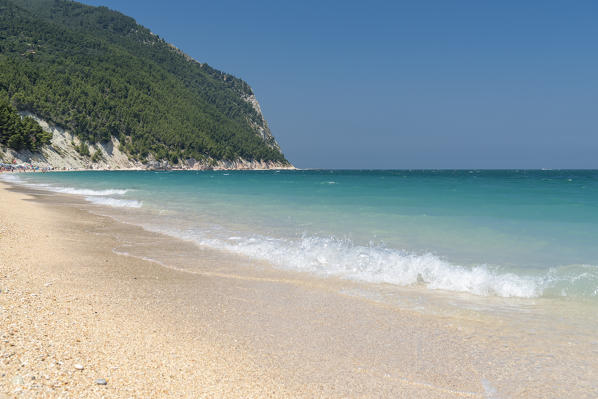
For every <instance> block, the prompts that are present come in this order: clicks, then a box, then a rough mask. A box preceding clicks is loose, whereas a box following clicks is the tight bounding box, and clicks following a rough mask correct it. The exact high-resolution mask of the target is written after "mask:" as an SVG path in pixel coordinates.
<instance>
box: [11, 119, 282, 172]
mask: <svg viewBox="0 0 598 399" xmlns="http://www.w3.org/2000/svg"><path fill="white" fill-rule="evenodd" d="M20 115H21V116H22V117H30V118H33V119H34V120H35V121H36V122H37V123H38V124H39V125H40V126H41V128H42V129H43V130H44V131H45V132H48V133H50V134H52V139H51V142H50V143H49V144H47V145H44V146H43V147H42V148H41V150H40V151H30V150H27V149H23V150H20V151H16V150H14V149H11V148H8V147H6V146H1V145H0V162H4V163H10V164H12V163H13V162H15V163H16V164H29V165H32V166H33V167H38V168H40V169H53V170H146V169H160V170H225V169H226V170H228V169H234V170H266V169H294V167H293V166H292V165H290V164H288V163H282V162H274V161H256V160H246V159H236V160H231V161H226V160H215V159H210V158H208V159H203V160H196V159H187V160H184V161H181V162H179V163H178V164H174V165H173V164H171V163H170V162H169V161H167V160H156V159H155V158H153V157H150V159H148V160H147V161H146V162H140V161H137V160H134V159H132V158H131V157H130V156H129V155H127V154H126V153H124V152H123V151H121V148H122V146H121V143H120V142H119V141H118V139H117V138H114V137H113V138H112V139H111V140H110V141H108V142H103V143H96V144H88V148H89V152H90V154H96V153H97V154H98V155H97V156H96V159H95V160H93V161H92V157H91V156H86V155H82V154H80V153H79V151H78V148H79V147H80V145H81V144H82V141H81V140H80V139H79V138H78V137H77V136H75V135H73V134H72V133H71V132H69V131H68V130H65V129H63V128H61V127H59V126H55V125H53V124H52V123H49V122H48V121H45V120H43V119H42V118H40V117H39V116H37V115H34V114H32V113H30V112H21V113H20Z"/></svg>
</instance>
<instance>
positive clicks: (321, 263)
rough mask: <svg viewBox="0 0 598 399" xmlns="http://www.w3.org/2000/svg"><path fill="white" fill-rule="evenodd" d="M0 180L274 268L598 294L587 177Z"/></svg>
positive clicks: (596, 234)
mask: <svg viewBox="0 0 598 399" xmlns="http://www.w3.org/2000/svg"><path fill="white" fill-rule="evenodd" d="M3 179H7V180H9V181H12V182H17V183H21V184H23V183H24V184H27V185H31V186H32V187H35V188H40V189H45V190H50V191H54V192H59V193H66V194H74V195H78V196H80V197H82V198H84V199H85V200H86V201H88V202H89V203H90V204H92V205H94V206H97V211H99V212H103V213H105V214H109V215H110V216H112V217H115V218H116V219H118V220H121V221H126V222H128V223H133V224H137V225H140V226H142V227H144V228H146V229H147V230H150V231H155V232H161V233H165V234H168V235H171V236H174V237H178V238H182V239H184V240H187V241H190V242H193V243H195V244H198V245H200V246H202V247H205V248H212V249H218V250H223V251H227V252H231V253H235V254H238V255H243V256H249V257H251V258H254V259H259V260H260V261H266V262H268V263H270V264H272V265H273V266H275V267H278V268H283V269H290V270H296V271H305V272H310V273H313V274H317V275H321V276H336V277H340V278H345V279H350V280H355V281H361V282H368V283H384V284H390V285H391V286H397V287H419V288H427V289H429V290H441V291H452V292H463V293H467V294H473V295H477V296H483V297H507V298H563V299H567V300H574V301H581V302H587V301H589V302H594V301H595V300H596V297H597V295H598V245H595V242H596V239H597V238H598V212H597V210H598V171H334V170H319V171H260V172H256V171H251V172H248V171H207V172H193V171H176V172H149V171H148V172H139V171H135V172H132V171H126V172H125V171H118V172H116V171H115V172H64V173H47V174H41V173H35V174H32V173H29V174H20V175H5V176H3ZM160 257H161V259H162V261H164V260H166V261H167V263H170V262H176V263H179V264H180V265H179V266H181V267H185V265H187V266H188V265H190V264H192V263H193V262H191V260H190V259H187V260H185V259H184V257H183V259H181V257H180V256H178V257H177V256H174V254H173V255H172V259H169V258H168V255H166V254H164V253H162V254H161V255H160ZM175 258H177V259H176V260H175Z"/></svg>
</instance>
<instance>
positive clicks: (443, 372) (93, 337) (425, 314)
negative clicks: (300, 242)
mask: <svg viewBox="0 0 598 399" xmlns="http://www.w3.org/2000/svg"><path fill="white" fill-rule="evenodd" d="M102 173H105V172H102ZM268 173H274V172H268ZM63 175H64V176H65V177H64V178H65V179H71V180H70V183H71V184H70V186H69V185H66V184H63V185H62V186H58V185H57V182H56V181H51V182H50V181H48V182H47V183H48V184H51V186H50V187H48V186H46V187H44V186H41V185H40V184H41V183H40V182H39V181H36V182H35V184H37V185H32V184H29V185H24V184H23V183H24V182H23V181H21V182H12V183H6V182H0V201H1V202H2V204H3V206H2V207H1V208H0V253H1V255H2V256H0V290H1V292H0V324H1V325H2V326H6V328H4V329H2V331H1V334H2V341H0V352H1V353H2V356H1V357H0V365H2V367H1V368H2V371H1V373H2V374H1V377H0V392H1V393H4V394H6V395H17V394H19V395H24V396H43V395H46V396H71V397H97V396H100V395H103V396H106V397H126V396H133V397H227V398H231V397H238V398H245V397H275V398H278V397H293V398H294V397H305V398H312V397H330V398H337V397H338V398H341V397H372V398H378V397H389V398H396V397H409V398H413V397H422V398H448V397H455V398H462V397H472V398H498V397H520V398H541V397H571V398H581V397H595V396H596V395H598V386H597V385H596V383H595V381H597V380H598V362H597V361H596V356H595V354H596V350H598V348H597V347H596V342H595V340H594V339H593V335H592V331H595V330H592V328H591V327H592V325H591V324H587V323H586V322H587V319H588V315H592V314H594V313H593V309H594V307H593V306H594V304H593V302H591V301H583V300H582V301H581V302H579V301H567V300H562V299H560V298H558V297H551V296H548V297H536V298H532V299H529V298H525V297H523V296H522V297H521V298H506V297H501V296H497V295H491V296H478V297H476V296H472V295H471V294H470V293H467V292H458V291H447V290H430V289H425V288H424V287H422V286H421V285H419V286H418V285H417V284H415V286H411V285H405V286H402V287H401V286H397V285H393V284H390V283H388V282H385V281H380V282H379V283H376V282H372V281H366V280H363V279H361V280H360V279H355V278H347V276H346V275H343V274H338V273H337V274H334V273H330V274H329V276H328V277H325V278H323V276H322V275H321V274H322V273H315V272H314V271H310V273H301V272H298V271H297V270H296V269H293V268H289V269H286V270H285V269H283V268H280V267H273V264H272V262H270V261H267V260H266V259H265V258H264V259H260V258H259V257H257V256H249V255H248V254H247V253H246V252H242V251H232V250H231V248H232V247H231V248H228V249H227V248H225V247H220V248H219V247H217V246H216V245H214V243H217V242H218V241H216V240H217V238H218V236H217V235H213V236H210V238H209V239H211V240H212V241H209V242H208V241H207V240H208V238H204V240H206V241H205V245H197V243H196V242H195V241H193V240H191V237H190V236H187V237H180V238H176V237H175V236H174V235H173V234H171V235H168V234H163V233H164V232H152V231H150V230H151V229H150V228H149V227H151V226H144V228H142V227H140V226H137V225H135V224H133V223H131V220H132V219H131V220H129V219H127V217H129V218H130V217H132V216H131V215H135V214H136V213H135V212H146V213H143V215H149V216H151V215H154V216H153V217H162V216H169V215H170V217H174V216H172V213H173V212H175V211H176V208H168V209H164V210H162V213H156V211H155V210H153V208H147V206H148V205H149V204H150V203H149V200H147V199H146V197H144V196H143V195H142V194H143V193H142V192H141V190H142V188H143V187H144V186H143V184H144V183H143V182H142V181H139V182H138V183H136V184H135V185H133V187H129V188H128V190H137V191H129V192H125V191H124V190H125V189H124V188H122V187H120V186H119V184H118V179H124V178H128V177H127V176H124V175H113V176H112V177H111V178H112V179H113V180H112V181H111V184H112V188H110V189H108V188H106V187H100V186H97V185H94V184H93V178H94V177H93V176H87V177H85V179H86V183H85V184H84V185H81V186H79V185H78V183H77V181H76V180H72V178H71V177H69V176H68V174H66V175H65V174H62V173H61V174H60V176H63ZM218 176H220V178H222V179H224V178H227V177H230V176H224V175H218ZM239 176H240V175H239ZM239 176H237V177H236V178H239ZM140 177H143V176H140ZM61 178H62V177H61ZM81 178H83V177H81ZM148 178H149V177H148ZM152 178H153V177H152ZM244 178H245V179H246V177H244ZM102 180H106V176H104V177H103V178H102ZM212 180H213V179H212ZM221 181H222V180H221ZM323 181H324V180H323ZM328 181H335V182H336V183H339V182H340V183H342V182H343V181H342V178H339V177H338V176H337V177H335V178H330V179H328V180H326V182H328ZM90 182H91V183H90ZM29 183H33V181H29ZM79 183H80V182H79ZM206 184H207V183H206ZM214 184H217V183H214ZM235 184H239V183H235ZM252 184H256V183H255V182H254V183H252ZM329 186H334V184H326V185H322V187H329ZM57 187H62V188H61V190H62V191H60V190H57V189H56V188H57ZM65 187H68V190H67V189H66V188H65ZM215 187H218V186H217V185H216V186H212V188H210V190H212V191H210V190H208V188H207V186H205V188H204V189H203V193H202V195H203V196H205V197H206V198H207V199H206V201H208V199H209V200H217V201H221V199H219V197H217V196H215V195H216V194H215V193H217V190H216V188H215ZM49 189H52V190H49ZM102 190H103V191H102ZM119 190H120V191H119ZM318 190H319V188H318ZM130 193H133V195H129V194H130ZM324 193H325V192H324ZM247 195H251V192H248V193H247ZM320 195H325V194H320ZM210 196H214V197H210ZM111 200H112V201H114V200H116V201H121V202H112V203H111V202H110V201H111ZM94 201H95V202H94ZM127 201H129V202H127ZM131 201H137V204H139V206H140V208H137V207H136V205H135V204H136V203H134V202H131ZM262 201H270V199H268V197H267V196H265V197H263V198H262ZM206 204H207V205H209V204H210V203H209V202H206ZM245 204H246V206H249V205H250V204H248V203H247V202H246V203H245ZM232 205H233V204H231V207H230V208H228V209H225V210H224V211H225V212H229V213H231V212H232V213H234V212H237V209H236V208H235V207H234V206H232ZM252 206H253V205H252ZM266 206H267V207H268V209H269V210H270V211H271V214H270V216H272V217H273V218H274V215H280V213H277V212H279V211H280V209H279V208H278V205H277V204H276V203H274V202H270V203H267V204H266ZM256 209H257V208H256ZM207 211H209V209H208V210H207ZM207 211H206V212H207ZM301 211H302V209H300V208H297V215H301ZM214 212H216V208H214ZM127 215H128V216H127ZM209 215H210V213H206V214H204V218H208V216H209ZM213 215H214V216H215V217H216V216H218V214H217V213H214V214H213ZM239 215H242V214H241V213H239ZM149 216H148V217H149ZM258 216H259V214H253V216H252V218H253V219H251V221H254V223H255V225H256V228H255V230H254V231H253V233H259V232H260V224H259V223H261V219H259V218H258ZM306 217H307V216H306ZM119 218H120V219H121V220H122V222H125V223H122V222H118V221H116V220H115V219H119ZM274 219H276V218H274ZM145 220H150V219H145ZM206 220H207V222H208V223H212V221H211V220H209V219H206ZM243 221H244V220H243V219H242V218H237V223H238V225H236V228H237V229H239V230H238V231H239V233H238V234H239V235H238V236H230V234H229V232H226V234H228V235H227V236H226V238H227V240H229V241H232V242H242V240H244V239H245V238H244V237H243V234H244V231H245V230H243V229H242V228H241V227H239V224H240V223H241V222H243ZM223 222H224V221H223ZM225 226H226V225H225ZM269 228H270V229H271V231H281V232H284V231H286V230H284V228H285V226H282V225H276V226H273V227H269ZM219 229H222V227H219ZM276 229H278V230H276ZM215 231H221V230H215ZM188 233H189V234H190V232H188ZM214 234H215V233H214ZM279 234H282V233H279ZM181 238H183V239H181ZM354 239H355V241H357V240H358V237H354ZM208 244H212V245H211V246H210V245H208ZM332 244H333V242H329V243H328V245H329V247H328V248H330V245H332ZM346 248H347V247H345V250H346ZM287 250H289V249H288V248H287ZM312 250H318V249H317V248H315V247H314V248H313V249H312ZM176 254H178V255H176ZM330 254H331V253H330V252H329V253H328V255H327V256H328V259H324V254H323V253H320V254H319V256H320V258H319V262H321V263H322V264H324V262H328V264H330V263H331V262H332V260H333V259H332V258H331V257H330V256H331V255H330ZM301 259H303V261H305V259H306V258H301ZM191 260H193V261H191ZM484 278H487V277H484ZM504 281H506V282H509V281H511V280H504ZM513 281H517V280H513ZM505 284H506V283H505ZM497 287H498V286H497ZM497 289H498V288H497ZM504 289H507V288H504ZM509 289H512V288H509ZM579 289H581V288H579ZM505 292H507V291H505ZM508 292H511V291H508ZM513 292H514V291H513ZM580 292H582V291H580ZM476 298H479V299H476ZM590 319H591V316H590ZM104 382H105V383H106V384H105V385H103V383H104Z"/></svg>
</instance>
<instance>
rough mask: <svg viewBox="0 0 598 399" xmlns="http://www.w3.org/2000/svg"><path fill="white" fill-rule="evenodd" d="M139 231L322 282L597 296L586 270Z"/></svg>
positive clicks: (597, 276) (346, 245) (334, 243)
mask: <svg viewBox="0 0 598 399" xmlns="http://www.w3.org/2000/svg"><path fill="white" fill-rule="evenodd" d="M143 227H144V228H146V229H147V230H151V231H154V232H161V233H165V234H168V235H171V236H174V237H177V238H181V239H184V240H187V241H192V242H195V243H196V244H198V245H201V246H206V247H210V248H213V249H219V250H225V251H229V252H233V253H236V254H240V255H244V256H249V257H252V258H254V259H259V260H264V261H267V262H269V263H271V264H272V265H274V266H275V267H278V268H282V269H289V270H295V271H304V272H309V273H313V274H316V275H320V276H324V277H326V276H331V277H340V278H344V279H350V280H357V281H364V282H369V283H387V284H393V285H397V286H422V287H426V288H428V289H433V290H444V291H454V292H465V293H470V294H474V295H480V296H498V297H505V298H509V297H512V298H536V297H541V296H569V295H571V296H594V297H595V296H597V295H598V289H597V288H596V287H598V267H597V266H592V265H580V266H575V267H573V266H569V267H565V268H554V269H550V270H548V271H546V270H545V271H544V272H543V273H542V274H538V275H521V274H516V273H513V272H506V271H504V270H501V268H499V267H492V266H488V265H479V266H474V267H467V266H461V265H457V264H453V263H451V262H448V261H446V260H444V259H442V258H440V257H438V256H436V255H433V254H430V253H427V254H413V253H408V252H406V251H401V250H397V249H392V248H387V247H384V246H380V245H369V246H362V245H355V244H353V243H352V242H351V241H350V240H339V239H335V238H323V237H316V236H309V237H308V236H304V237H302V238H301V239H297V240H290V239H281V238H272V237H264V236H253V237H239V236H229V237H227V238H214V237H209V236H208V233H206V232H202V231H199V230H187V231H184V232H183V231H178V230H174V229H173V230H171V229H165V228H163V227H157V226H143ZM583 287H586V288H583Z"/></svg>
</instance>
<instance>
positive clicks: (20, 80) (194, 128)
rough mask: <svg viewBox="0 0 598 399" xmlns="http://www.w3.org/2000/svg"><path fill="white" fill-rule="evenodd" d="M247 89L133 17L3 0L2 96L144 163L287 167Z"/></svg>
mask: <svg viewBox="0 0 598 399" xmlns="http://www.w3.org/2000/svg"><path fill="white" fill-rule="evenodd" d="M250 95H252V92H251V88H250V87H249V86H248V85H247V83H245V82H243V81H242V80H240V79H237V78H235V77H233V76H231V75H228V74H225V73H222V72H220V71H217V70H215V69H213V68H211V67H209V66H208V65H207V64H201V63H198V62H196V61H194V60H191V59H190V58H189V57H187V56H186V55H185V54H183V53H182V52H180V51H178V50H177V49H175V48H174V47H172V46H171V45H169V44H168V43H166V42H165V41H164V40H162V39H160V38H159V37H158V36H156V35H154V34H152V33H151V32H150V31H149V30H147V29H146V28H144V27H142V26H140V25H138V24H137V23H136V22H135V21H134V20H133V19H132V18H130V17H127V16H125V15H122V14H120V13H118V12H115V11H111V10H109V9H107V8H105V7H90V6H86V5H82V4H79V3H76V2H71V1H65V0H0V97H2V96H3V97H7V98H9V99H10V101H11V103H12V104H13V106H14V107H16V108H17V109H18V110H26V111H31V112H33V113H35V114H38V115H40V116H41V117H43V118H44V119H47V120H49V121H51V122H53V123H55V124H57V125H60V126H63V127H65V128H67V129H69V130H71V131H72V132H73V133H74V134H76V135H77V136H78V137H79V138H80V139H81V140H84V141H89V142H91V143H95V142H98V141H107V140H109V139H110V138H111V136H114V137H117V138H119V141H120V142H121V145H123V148H124V150H125V151H126V152H128V153H129V154H130V155H131V156H132V157H134V158H136V159H141V160H143V159H145V158H146V157H147V156H148V155H149V154H153V155H154V156H155V157H156V158H157V159H170V160H171V161H175V162H176V161H177V160H178V159H181V158H195V159H203V158H205V157H210V158H214V159H236V158H238V157H242V158H245V159H250V160H265V161H279V162H286V160H285V158H284V156H283V155H282V154H281V152H280V150H279V149H278V146H277V145H276V143H275V141H274V139H273V138H271V137H269V138H267V139H266V140H264V139H263V138H262V137H261V136H260V135H259V134H258V130H259V129H264V130H266V131H267V126H266V123H265V121H264V120H263V119H262V117H261V115H260V114H259V113H258V112H256V110H255V109H254V108H253V107H252V106H251V104H249V103H248V102H247V101H246V98H247V97H248V96H250Z"/></svg>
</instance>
